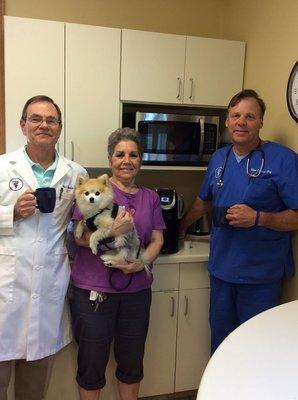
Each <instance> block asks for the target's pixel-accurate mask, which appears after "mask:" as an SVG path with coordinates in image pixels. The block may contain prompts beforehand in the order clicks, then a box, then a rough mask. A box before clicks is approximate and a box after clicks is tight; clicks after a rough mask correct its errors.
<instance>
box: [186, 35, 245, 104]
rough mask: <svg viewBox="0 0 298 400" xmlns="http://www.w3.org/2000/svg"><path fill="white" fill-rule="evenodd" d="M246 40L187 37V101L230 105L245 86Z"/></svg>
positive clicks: (188, 102) (189, 102) (190, 102)
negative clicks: (231, 99)
mask: <svg viewBox="0 0 298 400" xmlns="http://www.w3.org/2000/svg"><path fill="white" fill-rule="evenodd" d="M244 56H245V43H244V42H237V41H232V40H220V39H207V38H201V37H193V36H188V37H187V38H186V58H185V60H186V62H185V81H184V103H185V104H200V105H213V106H227V104H228V102H229V100H230V98H231V97H232V96H233V95H234V94H235V93H237V92H238V91H240V90H241V89H242V85H243V68H244Z"/></svg>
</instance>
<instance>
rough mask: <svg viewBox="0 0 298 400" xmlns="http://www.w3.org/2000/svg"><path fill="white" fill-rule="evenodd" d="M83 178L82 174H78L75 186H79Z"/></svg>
mask: <svg viewBox="0 0 298 400" xmlns="http://www.w3.org/2000/svg"><path fill="white" fill-rule="evenodd" d="M84 180H85V178H84V177H83V176H78V177H77V180H76V187H79V186H81V185H82V183H83V182H84Z"/></svg>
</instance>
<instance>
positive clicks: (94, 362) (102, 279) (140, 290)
mask: <svg viewBox="0 0 298 400" xmlns="http://www.w3.org/2000/svg"><path fill="white" fill-rule="evenodd" d="M108 155H109V163H110V167H111V171H112V177H111V178H110V182H111V185H112V188H113V191H114V201H115V202H116V203H117V204H118V205H119V206H125V209H126V210H127V212H126V213H122V214H121V215H120V217H118V218H117V221H116V223H115V229H114V232H115V234H117V227H116V225H117V223H118V225H119V229H118V232H119V233H122V232H121V229H122V230H125V229H127V228H126V226H127V225H130V224H128V223H127V221H128V220H129V218H131V217H130V216H128V214H129V215H132V217H133V221H134V225H135V227H136V230H137V232H138V235H139V238H140V241H141V243H142V245H143V246H144V247H145V248H146V253H147V254H149V256H150V262H151V263H152V262H153V261H154V260H155V259H156V258H157V256H158V254H159V252H160V249H161V247H162V244H163V234H162V230H163V229H164V228H165V225H164V222H163V219H162V212H161V206H160V201H159V197H158V196H157V194H156V193H155V192H154V191H152V190H150V189H147V188H144V187H141V186H137V185H136V184H135V177H136V175H137V174H138V172H139V170H140V167H141V159H142V150H141V144H140V138H139V134H138V133H137V132H136V131H134V130H133V129H129V128H123V129H118V130H116V131H115V132H113V133H112V134H111V135H110V137H109V140H108ZM127 213H128V214H127ZM73 219H74V221H79V220H81V219H82V215H81V214H80V213H79V211H78V209H75V211H74V214H73ZM121 219H122V220H123V223H122V222H121ZM76 223H77V222H75V224H76ZM119 233H118V234H119ZM89 236H90V233H89V235H88V234H87V235H85V236H84V237H83V238H82V239H76V243H77V245H78V249H77V252H76V256H75V259H74V263H73V267H72V280H73V285H74V289H73V302H72V319H73V326H74V334H75V339H76V341H77V343H78V346H79V350H78V371H77V382H78V385H79V393H80V399H81V400H98V399H99V395H100V389H101V388H103V387H104V385H105V383H106V381H105V369H106V365H107V362H108V359H109V353H110V345H111V342H112V340H114V354H115V359H116V363H117V370H116V377H117V379H118V390H119V394H120V398H121V400H137V397H138V392H139V385H140V381H141V379H142V378H143V356H144V348H145V340H146V336H147V330H148V324H149V311H150V304H151V283H152V279H153V278H152V274H150V275H148V274H147V273H146V271H145V270H144V265H143V264H142V262H140V261H139V260H137V261H135V262H127V263H126V264H124V265H118V266H117V268H109V267H106V266H105V265H104V264H103V262H102V260H101V258H100V257H99V255H100V254H101V253H100V252H99V255H97V256H95V255H94V254H93V253H92V252H91V250H90V248H89V240H88V239H89ZM112 243H113V238H111V239H110V240H109V241H108V242H106V244H103V245H102V246H101V248H104V249H106V250H108V249H109V248H111V247H113V244H112Z"/></svg>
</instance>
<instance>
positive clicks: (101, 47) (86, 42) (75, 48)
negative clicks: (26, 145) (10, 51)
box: [65, 24, 121, 167]
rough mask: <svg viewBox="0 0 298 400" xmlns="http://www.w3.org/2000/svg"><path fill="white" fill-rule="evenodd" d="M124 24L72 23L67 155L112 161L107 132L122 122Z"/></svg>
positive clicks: (90, 163) (102, 163) (87, 161)
mask: <svg viewBox="0 0 298 400" xmlns="http://www.w3.org/2000/svg"><path fill="white" fill-rule="evenodd" d="M120 39H121V31H120V29H114V28H102V27H99V26H89V25H78V24H66V46H65V49H66V61H65V62H66V95H65V96H66V118H65V148H66V155H67V157H69V158H71V159H73V160H74V161H76V162H78V163H79V164H81V165H83V166H84V167H107V166H108V158H107V150H106V149H107V138H108V135H109V134H110V133H111V132H112V131H113V130H115V129H117V128H118V127H119V125H120V116H119V114H120V105H119V87H120Z"/></svg>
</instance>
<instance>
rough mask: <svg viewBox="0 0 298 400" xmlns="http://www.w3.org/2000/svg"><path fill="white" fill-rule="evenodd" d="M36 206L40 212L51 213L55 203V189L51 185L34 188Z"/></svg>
mask: <svg viewBox="0 0 298 400" xmlns="http://www.w3.org/2000/svg"><path fill="white" fill-rule="evenodd" d="M34 196H35V197H36V203H37V204H36V207H37V208H38V209H39V211H40V212H42V213H51V212H53V211H54V208H55V204H56V189H55V188H51V187H41V188H38V189H36V190H35V192H34Z"/></svg>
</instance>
